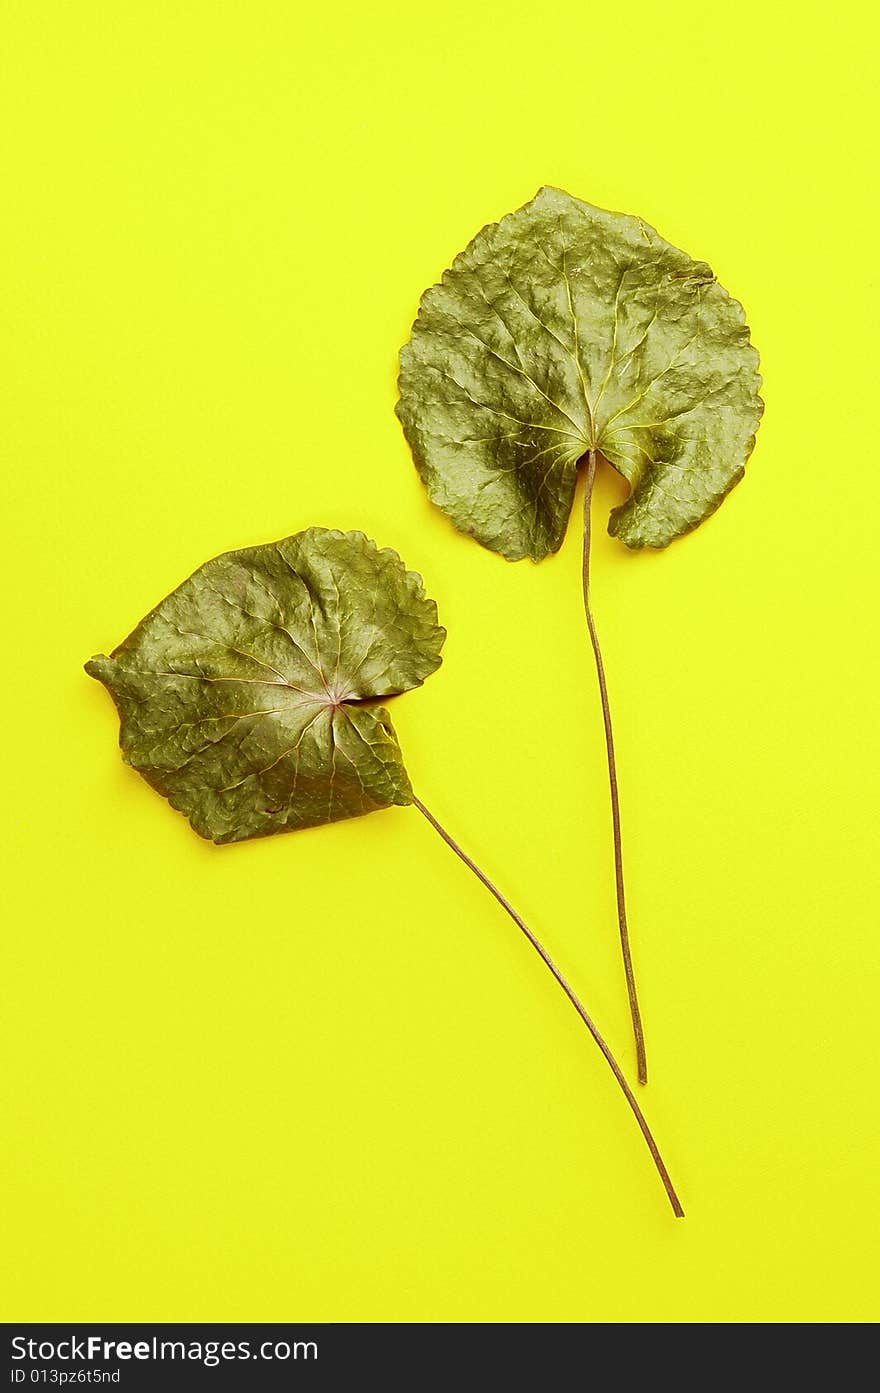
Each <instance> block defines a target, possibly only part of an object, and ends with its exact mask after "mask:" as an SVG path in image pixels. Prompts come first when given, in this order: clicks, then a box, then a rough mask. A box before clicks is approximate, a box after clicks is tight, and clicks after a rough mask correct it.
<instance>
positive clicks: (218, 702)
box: [86, 527, 681, 1214]
mask: <svg viewBox="0 0 880 1393" xmlns="http://www.w3.org/2000/svg"><path fill="white" fill-rule="evenodd" d="M445 637H446V631H445V629H443V628H442V627H441V626H440V625H439V624H438V622H437V606H436V605H435V603H434V601H433V600H430V599H428V597H427V596H426V595H425V592H424V587H423V585H422V580H421V577H420V576H418V575H417V574H416V573H415V572H413V571H407V570H406V569H405V568H404V565H403V562H402V561H401V560H400V557H399V556H398V555H397V553H396V552H394V551H391V550H390V549H387V548H386V549H385V550H381V551H380V550H379V549H378V548H377V547H376V545H375V543H374V542H371V541H369V540H368V539H367V538H366V537H365V536H364V535H363V533H359V532H349V533H342V532H334V531H330V530H328V529H326V528H317V527H313V528H309V529H308V530H307V531H305V532H301V533H298V534H297V535H296V536H295V537H286V538H284V540H283V541H280V542H278V543H272V544H270V545H268V546H259V547H248V548H245V549H244V550H242V551H235V552H227V553H226V554H225V555H223V556H218V557H215V558H214V559H213V560H212V561H208V562H206V563H205V565H204V566H200V567H199V569H198V570H197V571H195V572H194V573H193V575H191V576H190V577H189V579H188V580H185V581H184V582H183V584H182V585H179V586H178V587H177V589H176V590H174V591H172V593H171V594H170V595H168V596H166V598H165V599H164V600H162V601H161V603H160V604H158V605H157V606H156V608H155V609H154V610H151V612H150V613H149V614H148V615H147V616H146V618H145V619H143V620H141V622H140V624H138V625H137V627H136V628H135V629H134V630H133V632H132V633H131V634H130V635H129V636H128V638H127V639H125V640H124V641H123V642H122V643H121V644H120V645H119V646H118V647H117V648H116V649H115V650H114V651H113V653H112V654H111V656H110V657H104V656H101V657H98V658H93V659H92V660H91V661H90V662H89V663H87V664H86V670H87V671H88V672H89V673H90V674H91V675H92V676H93V677H97V678H98V679H99V681H101V682H103V683H104V685H105V686H106V687H107V689H108V691H109V692H110V694H111V696H112V697H113V700H114V701H115V703H116V706H117V708H118V710H119V716H120V744H121V746H122V752H123V757H124V759H125V760H126V762H127V763H129V764H131V765H132V766H133V767H134V768H135V769H137V771H138V772H139V773H140V774H141V775H142V776H143V777H144V778H145V779H146V780H147V781H148V782H149V783H150V784H151V785H152V787H153V788H155V789H157V790H158V792H159V793H161V794H162V795H163V796H164V797H166V798H167V799H168V801H169V802H170V803H171V805H172V807H174V808H176V809H178V810H179V811H180V812H182V813H184V814H185V815H186V816H187V817H188V818H189V820H190V822H191V824H192V826H193V827H194V829H195V830H196V831H197V832H198V833H199V835H200V836H202V837H206V838H208V839H210V840H212V841H214V842H217V843H225V842H234V841H245V840H248V839H250V838H254V837H267V836H273V835H275V834H277V833H280V832H289V831H295V830H297V829H298V828H303V827H314V826H316V825H319V824H321V823H327V822H337V821H340V820H341V819H343V818H351V817H358V816H361V815H363V814H365V813H369V812H374V811H377V810H379V809H381V808H387V807H391V806H392V805H394V804H397V805H400V806H408V805H410V804H414V805H415V806H416V807H417V808H418V809H419V811H420V812H421V813H422V814H423V816H424V817H426V818H427V819H428V821H429V822H430V823H431V824H432V826H433V827H434V828H435V829H436V830H437V831H438V832H439V833H440V835H441V836H442V837H443V839H444V841H446V842H447V843H448V844H449V846H451V847H452V848H453V850H454V851H455V852H456V854H457V855H458V856H460V857H461V859H462V860H463V861H464V862H465V864H466V865H468V866H469V867H470V868H471V870H472V871H473V872H474V874H475V875H476V876H478V878H479V879H480V880H481V881H482V883H483V884H484V885H485V886H486V888H487V889H488V890H489V891H490V892H491V893H492V894H493V895H494V896H495V898H496V900H498V902H499V904H501V905H502V906H503V907H504V908H505V909H506V911H507V913H508V914H509V915H510V916H511V918H512V919H513V920H514V922H515V923H516V924H517V925H518V926H519V928H520V929H521V930H522V932H523V933H524V934H525V935H526V937H527V938H528V940H529V942H530V943H531V944H532V946H533V948H534V949H535V951H536V952H537V953H538V954H539V955H540V957H541V958H542V959H543V961H544V963H545V964H546V965H547V967H548V968H549V970H550V972H551V973H552V974H553V976H554V978H555V979H556V981H557V982H558V983H559V985H560V986H561V987H562V989H563V991H564V992H565V994H566V996H567V997H568V999H569V1000H570V1001H571V1003H572V1005H573V1006H574V1007H575V1009H576V1011H577V1012H578V1014H579V1015H580V1017H581V1019H582V1020H583V1021H584V1023H585V1025H586V1026H587V1028H588V1030H589V1031H590V1033H591V1034H592V1036H593V1038H594V1039H595V1041H596V1043H597V1045H598V1046H599V1048H600V1049H601V1051H602V1053H603V1055H604V1056H605V1058H606V1060H607V1061H608V1064H609V1066H610V1067H611V1069H612V1071H613V1072H614V1075H615V1078H616V1079H617V1081H618V1084H619V1085H620V1087H621V1088H622V1090H623V1092H624V1094H625V1095H626V1098H627V1100H628V1102H629V1104H630V1107H631V1108H632V1109H633V1112H634V1113H635V1116H636V1119H637V1120H638V1123H639V1126H640V1127H641V1129H642V1133H643V1135H644V1137H645V1140H646V1142H647V1143H648V1146H649V1147H650V1149H651V1154H652V1155H653V1157H654V1161H655V1164H656V1165H657V1168H658V1170H659V1172H660V1175H661V1178H662V1179H663V1183H664V1185H665V1186H666V1190H667V1194H668V1195H669V1198H670V1202H671V1203H672V1206H673V1208H674V1210H675V1212H676V1214H680V1213H681V1206H680V1204H679V1203H678V1200H677V1198H676V1196H675V1191H674V1190H673V1188H672V1185H671V1182H670V1181H669V1176H668V1174H667V1172H666V1168H665V1166H664V1165H663V1162H662V1160H661V1158H660V1154H659V1152H658V1150H657V1147H656V1145H655V1143H654V1140H653V1138H652V1136H651V1133H650V1131H649V1130H648V1126H647V1123H646V1122H645V1120H644V1118H643V1116H642V1114H641V1111H640V1110H639V1107H638V1104H637V1103H636V1101H635V1099H634V1098H633V1096H632V1093H631V1092H630V1090H629V1087H628V1085H627V1083H626V1080H625V1078H624V1077H623V1074H622V1073H621V1071H620V1069H619V1068H618V1065H617V1063H616V1062H615V1060H614V1059H613V1057H612V1055H611V1053H610V1051H609V1049H608V1047H607V1045H606V1044H605V1042H604V1040H603V1039H602V1037H601V1036H600V1035H599V1033H598V1031H597V1030H596V1027H595V1026H594V1025H593V1023H592V1021H591V1020H590V1017H589V1016H588V1015H587V1013H586V1011H585V1010H584V1008H583V1006H582V1005H581V1003H580V1001H579V1000H578V998H577V997H576V996H575V994H574V992H573V991H572V989H571V987H570V986H569V985H568V983H567V982H566V981H565V978H564V977H563V976H562V974H561V973H560V972H559V971H558V969H557V968H556V967H555V965H554V964H553V962H552V961H551V959H550V958H549V956H548V955H547V953H546V952H545V950H544V949H543V947H542V946H541V944H540V943H539V942H538V940H537V938H535V936H534V934H533V933H532V932H531V930H530V929H529V928H528V927H527V926H526V924H525V923H524V922H523V920H522V919H521V918H520V917H519V915H518V914H517V913H516V911H515V910H514V909H513V908H512V907H511V906H510V905H509V904H508V902H507V900H505V899H504V897H503V896H502V895H501V893H500V892H499V891H498V890H496V888H495V886H494V885H493V884H492V883H491V881H490V880H489V879H488V877H487V876H485V875H484V874H483V872H482V871H481V870H480V869H479V868H478V867H477V866H476V864H475V863H474V862H473V861H472V860H471V859H470V858H469V857H468V856H467V855H466V854H465V853H464V852H463V851H462V850H461V848H460V847H459V846H458V845H457V843H456V842H454V841H453V839H452V838H451V837H450V835H449V834H448V833H447V832H446V831H445V830H444V829H443V828H442V827H441V826H440V824H439V823H438V822H437V820H436V818H434V817H433V816H432V815H431V813H429V812H428V810H427V808H426V807H425V805H424V804H423V803H422V802H420V800H419V799H418V798H416V796H415V794H414V793H413V790H412V786H411V784H410V781H409V776H408V774H407V772H406V769H405V767H404V763H403V756H402V754H401V751H400V746H399V745H398V743H397V737H396V735H395V733H394V729H393V727H392V725H391V721H390V718H389V716H388V713H387V711H386V710H385V709H384V707H382V706H380V705H378V702H379V701H380V700H381V699H384V698H387V697H392V696H394V695H396V694H397V693H400V692H404V691H408V690H410V689H411V688H413V687H417V686H419V685H420V684H421V683H422V682H423V681H424V680H425V678H426V677H427V676H429V674H430V673H432V672H434V671H435V669H436V668H437V667H438V666H439V664H440V649H441V648H442V646H443V641H444V639H445Z"/></svg>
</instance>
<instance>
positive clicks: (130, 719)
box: [86, 527, 446, 842]
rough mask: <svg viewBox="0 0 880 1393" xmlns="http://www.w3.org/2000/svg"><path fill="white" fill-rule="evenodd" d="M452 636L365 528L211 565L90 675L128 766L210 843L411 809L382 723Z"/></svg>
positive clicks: (410, 577)
mask: <svg viewBox="0 0 880 1393" xmlns="http://www.w3.org/2000/svg"><path fill="white" fill-rule="evenodd" d="M445 637H446V630H445V629H443V628H440V627H439V626H438V624H437V606H436V605H435V603H434V601H433V600H429V599H427V598H426V596H425V593H424V589H423V586H422V581H421V577H420V576H418V575H416V574H415V572H413V571H407V570H405V569H404V566H403V563H402V561H401V560H400V557H399V556H398V555H397V553H396V552H394V551H391V550H390V549H385V550H383V551H380V550H379V549H378V548H377V547H376V545H375V543H374V542H371V541H368V540H367V538H366V537H365V536H364V535H363V533H361V532H347V533H342V532H335V531H328V530H327V529H325V528H320V527H313V528H309V530H308V531H306V532H300V533H298V534H297V535H296V536H295V537H288V538H286V540H284V541H281V542H278V543H275V544H271V545H268V546H259V547H247V548H245V549H244V550H243V551H230V552H227V553H226V554H225V555H223V556H218V557H216V558H215V559H214V560H213V561H208V562H207V563H206V565H204V566H201V567H199V569H198V570H197V571H196V572H195V573H194V574H193V575H192V576H190V578H189V580H186V581H184V583H183V584H182V585H181V586H178V588H177V589H176V590H175V591H173V592H172V594H170V595H169V596H168V597H167V599H164V600H163V601H162V602H161V604H159V605H158V606H157V607H156V609H154V610H153V611H152V612H151V613H150V614H148V615H147V617H146V618H145V619H143V620H142V621H141V623H140V624H139V625H138V626H137V628H136V629H135V630H134V632H133V633H132V634H130V635H129V637H128V638H127V639H126V640H125V642H124V643H122V644H120V646H119V647H118V648H117V649H115V651H114V652H113V654H112V656H111V657H109V658H105V657H98V658H92V660H91V661H90V662H89V663H87V664H86V671H87V672H88V673H90V674H91V676H92V677H96V678H98V680H99V681H101V682H103V683H104V685H105V687H106V688H107V689H108V691H109V692H110V694H111V696H112V697H113V700H114V701H115V702H116V705H117V707H118V709H119V715H120V721H121V728H120V745H121V747H122V753H123V758H124V759H125V761H126V763H128V764H131V765H132V766H133V767H134V768H135V769H137V770H138V772H139V773H140V774H142V775H143V776H144V778H145V779H146V780H147V782H148V783H150V784H152V786H153V788H155V789H157V790H158V791H159V793H161V794H162V795H163V796H164V797H165V798H167V799H168V801H169V802H170V803H171V805H172V807H174V808H177V809H178V810H179V811H180V812H182V813H185V814H186V816H187V817H188V818H189V820H190V822H191V823H192V825H193V827H194V828H195V830H196V831H197V832H198V833H199V835H200V836H202V837H207V838H210V839H211V840H213V841H215V842H234V841H242V840H244V839H245V838H248V837H264V836H270V835H271V834H272V833H275V832H287V831H293V830H295V829H297V828H301V827H311V826H314V825H316V824H318V823H324V822H336V821H338V820H340V819H341V818H347V817H357V816H359V815H360V814H361V813H368V812H372V811H373V810H374V809H377V808H387V807H389V806H390V805H391V804H394V803H398V804H408V803H411V802H412V789H411V788H410V783H409V779H408V777H407V773H406V770H405V768H404V766H403V759H402V756H401V753H400V748H399V746H398V743H397V737H396V736H395V733H394V730H393V728H392V726H391V722H390V720H389V718H388V714H387V712H386V711H385V710H384V708H383V707H381V706H377V705H363V704H361V703H364V702H371V701H372V700H373V699H374V698H379V697H389V696H393V695H394V694H395V693H398V692H405V691H408V690H409V689H410V688H411V687H417V686H420V685H421V683H422V682H423V681H424V680H425V678H426V677H427V676H429V674H430V673H432V672H434V671H435V669H436V668H437V667H439V665H440V649H441V647H442V645H443V641H444V639H445Z"/></svg>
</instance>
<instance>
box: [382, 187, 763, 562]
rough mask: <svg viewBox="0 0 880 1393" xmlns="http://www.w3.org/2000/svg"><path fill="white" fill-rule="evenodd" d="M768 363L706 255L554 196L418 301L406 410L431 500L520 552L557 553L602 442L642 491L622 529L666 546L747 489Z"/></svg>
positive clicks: (635, 221) (403, 416) (496, 543)
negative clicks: (762, 370)
mask: <svg viewBox="0 0 880 1393" xmlns="http://www.w3.org/2000/svg"><path fill="white" fill-rule="evenodd" d="M757 364H758V356H757V353H756V351H755V349H754V348H753V347H752V346H751V344H750V342H749V336H748V328H747V326H746V322H745V316H744V313H743V310H742V307H741V306H740V305H739V304H738V302H737V301H735V300H733V299H732V297H731V296H729V295H728V293H727V292H726V291H725V290H724V289H723V288H722V287H721V286H719V285H718V284H717V282H716V280H715V278H714V275H713V273H712V271H711V268H710V267H708V266H707V265H706V263H705V262H699V261H694V260H692V258H691V257H689V256H688V255H687V253H685V252H683V251H681V250H680V249H678V248H676V247H673V246H671V245H670V244H669V243H667V242H665V241H664V240H663V239H662V238H661V237H660V236H659V234H657V233H656V232H655V231H654V229H653V228H650V227H649V226H648V225H647V224H646V223H644V222H643V221H642V220H641V219H639V218H633V217H629V216H628V215H625V214H618V213H609V212H606V211H605V210H603V209H598V208H594V207H592V205H590V204H587V203H583V202H581V201H580V200H578V199H574V198H572V197H571V196H570V195H568V194H566V193H564V192H562V191H561V190H558V189H551V188H545V189H542V190H540V191H539V192H538V194H537V195H536V197H535V198H534V199H533V200H532V201H531V202H530V203H528V204H526V205H525V206H524V207H523V208H520V209H518V210H517V211H516V212H514V213H510V214H508V215H507V216H506V217H504V218H502V219H501V220H500V222H498V223H495V224H490V225H489V226H488V227H485V228H483V229H482V231H481V232H479V233H478V234H477V236H476V237H475V238H474V239H473V241H472V242H471V243H470V244H469V246H468V247H467V248H466V249H465V251H464V252H462V253H461V254H460V255H459V256H458V257H456V259H455V261H454V262H453V263H452V266H451V267H450V268H449V269H448V270H447V271H446V272H444V275H443V277H442V279H441V281H440V282H439V283H438V284H437V285H435V286H432V287H431V288H429V289H428V290H427V291H426V292H425V294H424V295H423V296H422V300H421V305H420V309H419V314H418V317H417V319H416V321H415V324H414V325H413V330H412V335H411V338H410V340H409V342H408V343H407V344H406V345H405V346H404V348H403V349H402V350H401V356H400V365H401V366H400V379H399V385H400V399H399V401H398V404H397V414H398V416H399V418H400V421H401V424H402V425H403V429H404V432H405V434H406V437H407V440H408V441H409V444H410V447H411V449H412V452H413V457H414V460H415V463H416V467H417V469H418V471H419V474H420V476H421V478H422V481H423V482H424V484H425V486H426V488H427V490H428V493H429V496H430V497H431V499H432V501H434V502H435V503H436V504H437V505H438V506H439V507H441V508H442V509H443V510H444V511H445V512H446V513H447V514H448V515H449V517H450V518H451V519H452V521H453V522H454V524H455V525H456V526H457V527H458V528H459V529H460V530H461V531H464V532H466V533H468V534H470V535H472V536H474V537H476V539H477V540H478V541H479V542H481V543H482V544H483V545H484V546H487V547H489V548H490V549H491V550H495V551H500V552H501V553H502V554H503V555H505V556H506V557H508V559H510V560H518V559H520V558H522V557H524V556H531V557H532V559H533V560H541V559H542V558H543V557H544V556H546V555H548V554H549V553H551V552H553V551H556V550H557V549H558V548H559V546H560V545H561V543H562V539H563V537H564V534H565V529H566V525H567V521H568V517H569V514H570V511H571V506H572V501H573V497H574V488H575V483H576V474H577V463H578V460H579V459H580V458H581V457H583V455H584V454H585V453H586V452H587V451H588V450H589V449H590V448H594V449H596V450H597V451H598V452H600V453H602V454H603V455H604V456H605V458H606V459H607V460H608V461H609V462H610V463H611V464H612V465H613V466H614V467H615V468H616V469H617V470H618V471H619V472H620V473H621V474H622V475H623V477H624V478H625V479H626V480H627V481H628V482H629V484H630V486H631V495H630V497H629V499H628V500H627V501H626V502H625V503H624V504H623V505H621V507H619V508H617V509H615V510H614V512H613V513H612V516H611V520H610V524H609V531H610V532H611V533H612V535H614V536H617V537H619V538H620V540H622V541H623V542H625V543H626V545H628V546H630V547H641V546H653V547H662V546H666V545H668V543H669V542H670V541H672V540H673V538H674V537H677V536H680V535H682V534H683V533H684V532H687V531H690V530H692V528H694V527H696V526H698V525H699V523H700V522H702V521H703V520H704V518H706V517H708V516H709V514H710V513H711V512H713V511H714V510H715V508H717V507H718V505H719V504H720V502H721V501H722V500H723V498H724V497H726V495H727V493H729V492H730V489H731V488H733V487H734V485H735V484H736V483H737V482H738V480H739V479H740V478H742V475H743V471H744V468H745V463H746V461H747V459H748V457H749V455H750V454H751V451H752V448H753V447H754V440H755V431H756V430H757V426H758V423H759V421H760V416H761V412H762V410H763V404H762V403H761V401H760V398H759V396H758V388H759V386H760V377H759V375H758V373H757ZM644 412H647V413H648V414H647V415H644V414H643V413H644Z"/></svg>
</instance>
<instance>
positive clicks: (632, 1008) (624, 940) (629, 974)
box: [582, 449, 648, 1084]
mask: <svg viewBox="0 0 880 1393" xmlns="http://www.w3.org/2000/svg"><path fill="white" fill-rule="evenodd" d="M595 478H596V451H595V450H594V449H591V450H590V453H589V455H588V457H587V482H586V489H585V492H584V561H583V572H582V575H583V588H584V614H585V615H586V618H587V628H588V629H589V632H590V643H591V644H592V646H593V657H594V658H595V660H596V675H597V677H598V678H599V696H600V697H601V699H602V720H603V722H604V724H605V749H606V751H607V754H608V783H609V786H610V789H611V822H612V826H613V828H614V876H615V882H616V887H617V922H618V925H619V926H620V949H621V952H622V954H623V970H624V974H625V976H626V994H627V996H628V997H629V1013H630V1017H631V1019H632V1029H633V1037H634V1039H635V1043H636V1065H637V1068H638V1075H639V1083H643V1084H644V1083H647V1082H648V1061H647V1058H646V1056H645V1036H644V1032H643V1030H642V1016H641V1012H640V1011H639V998H638V995H637V993H636V975H635V972H634V970H633V961H632V953H631V951H630V946H629V928H628V927H627V922H626V896H625V893H624V888H623V849H622V845H621V837H620V796H619V794H618V791H617V763H616V761H615V758H614V731H613V730H612V727H611V707H610V705H609V703H608V686H607V683H606V681H605V664H604V663H603V662H602V650H601V649H600V647H599V635H598V634H597V633H596V625H595V623H594V622H593V612H592V610H591V608H590V531H591V529H590V504H591V502H592V499H593V483H594V481H595Z"/></svg>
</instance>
